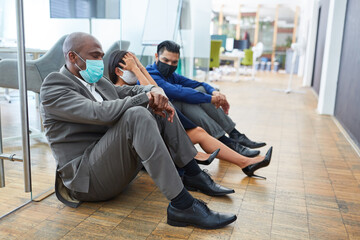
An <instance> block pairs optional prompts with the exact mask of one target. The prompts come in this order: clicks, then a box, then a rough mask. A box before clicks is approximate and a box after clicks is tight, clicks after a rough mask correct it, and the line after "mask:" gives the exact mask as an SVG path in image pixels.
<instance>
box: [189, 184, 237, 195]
mask: <svg viewBox="0 0 360 240" xmlns="http://www.w3.org/2000/svg"><path fill="white" fill-rule="evenodd" d="M185 188H186V189H187V190H188V191H192V192H201V193H203V194H205V195H208V196H225V195H227V194H231V193H235V191H234V190H232V191H229V192H227V193H207V192H204V191H201V190H199V189H197V188H194V187H189V186H185Z"/></svg>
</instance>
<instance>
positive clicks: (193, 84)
mask: <svg viewBox="0 0 360 240" xmlns="http://www.w3.org/2000/svg"><path fill="white" fill-rule="evenodd" d="M174 77H175V79H176V82H177V83H178V84H180V85H182V86H184V87H190V88H197V87H199V86H203V87H204V88H205V90H206V93H208V94H210V95H212V93H213V91H215V88H213V87H212V86H210V85H209V84H207V83H204V82H198V81H194V80H191V79H189V78H187V77H184V76H182V75H179V74H174Z"/></svg>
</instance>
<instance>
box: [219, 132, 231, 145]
mask: <svg viewBox="0 0 360 240" xmlns="http://www.w3.org/2000/svg"><path fill="white" fill-rule="evenodd" d="M218 140H219V141H220V142H222V143H223V144H225V145H226V146H227V145H228V144H230V143H232V140H231V139H230V138H228V137H226V136H225V135H222V136H221V137H220V138H219V139H218Z"/></svg>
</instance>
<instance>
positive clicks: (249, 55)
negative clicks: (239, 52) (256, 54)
mask: <svg viewBox="0 0 360 240" xmlns="http://www.w3.org/2000/svg"><path fill="white" fill-rule="evenodd" d="M244 53H245V56H244V58H243V60H242V61H241V64H242V65H244V66H251V65H253V51H252V50H251V49H245V50H244Z"/></svg>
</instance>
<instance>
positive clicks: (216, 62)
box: [209, 40, 222, 69]
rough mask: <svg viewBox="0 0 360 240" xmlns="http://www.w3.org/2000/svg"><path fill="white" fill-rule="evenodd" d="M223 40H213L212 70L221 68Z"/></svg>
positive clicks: (211, 48) (211, 53)
mask: <svg viewBox="0 0 360 240" xmlns="http://www.w3.org/2000/svg"><path fill="white" fill-rule="evenodd" d="M221 44H222V41H221V40H211V47H210V66H209V67H210V69H212V68H217V67H219V66H220V48H221Z"/></svg>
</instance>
